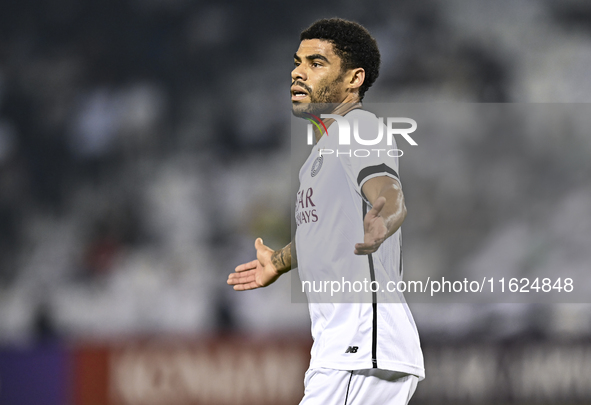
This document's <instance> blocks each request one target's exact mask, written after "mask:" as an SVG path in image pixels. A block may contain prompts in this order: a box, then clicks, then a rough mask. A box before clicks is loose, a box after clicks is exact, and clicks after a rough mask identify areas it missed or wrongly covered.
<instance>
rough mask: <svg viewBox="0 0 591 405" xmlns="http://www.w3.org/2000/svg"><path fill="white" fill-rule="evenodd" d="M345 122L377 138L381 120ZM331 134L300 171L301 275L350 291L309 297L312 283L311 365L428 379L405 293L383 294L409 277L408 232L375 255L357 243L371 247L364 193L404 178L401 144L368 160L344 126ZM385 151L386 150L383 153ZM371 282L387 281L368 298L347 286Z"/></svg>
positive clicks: (362, 114) (356, 114)
mask: <svg viewBox="0 0 591 405" xmlns="http://www.w3.org/2000/svg"><path fill="white" fill-rule="evenodd" d="M345 118H346V119H347V120H348V121H349V122H351V123H353V122H354V120H358V122H359V123H360V124H359V134H360V136H361V137H362V138H363V139H365V140H368V139H374V138H376V136H377V129H378V121H377V117H376V116H375V115H373V114H371V113H369V112H367V111H364V110H360V109H357V110H353V111H351V112H349V113H348V114H346V115H345ZM351 129H353V124H351ZM328 134H329V135H328V136H327V135H323V136H322V138H320V141H319V142H318V143H317V144H316V145H315V146H314V147H313V148H312V152H311V153H310V156H309V157H308V159H307V160H306V162H305V163H304V165H303V166H302V168H301V170H300V176H299V178H300V189H299V192H298V195H297V201H296V213H295V215H296V223H297V231H296V250H297V259H298V271H299V275H300V279H301V280H302V282H304V281H310V282H315V284H313V285H314V287H319V286H320V285H322V284H323V285H324V286H326V283H325V282H326V281H339V282H343V283H344V284H342V287H343V289H347V291H345V292H342V291H341V293H340V294H339V295H338V297H335V299H333V300H332V301H331V300H326V299H320V300H319V299H318V295H314V294H309V293H308V290H309V287H310V284H308V285H307V287H308V289H306V288H304V289H305V290H306V293H307V294H308V299H309V302H310V303H309V310H310V317H311V320H312V336H313V338H314V345H313V347H312V359H311V363H310V368H321V367H324V368H332V369H339V370H358V369H369V368H379V369H386V370H393V371H399V372H404V373H408V374H413V375H416V376H418V377H420V378H423V377H424V367H423V356H422V352H421V348H420V343H419V337H418V332H417V329H416V326H415V323H414V320H413V318H412V315H411V313H410V311H409V308H408V305H407V304H406V302H405V301H404V298H403V297H402V296H401V295H395V294H397V293H395V292H392V293H388V292H387V291H386V292H384V291H382V290H385V286H386V283H387V282H388V281H391V280H392V281H398V280H400V279H401V278H402V257H401V255H402V253H401V234H400V229H399V230H398V231H397V232H396V233H395V234H394V235H392V236H391V237H390V238H388V239H386V241H384V243H383V244H382V245H381V246H380V248H379V249H378V251H377V252H375V253H374V254H371V255H355V254H354V249H355V244H356V243H362V242H363V236H364V231H363V218H364V216H365V213H366V212H367V211H368V210H369V209H370V207H371V205H370V204H369V202H368V201H367V200H366V199H365V198H364V196H363V194H362V190H361V188H362V186H363V184H365V182H366V181H367V180H369V179H371V178H374V177H378V176H388V177H391V178H394V179H396V180H398V181H399V177H398V158H397V157H392V156H396V153H390V156H389V155H388V153H386V150H385V149H386V148H388V149H393V150H395V148H396V145H395V143H393V145H392V146H386V139H385V136H384V141H383V143H382V144H381V145H382V146H363V147H362V148H366V150H368V151H369V152H370V154H369V156H367V157H361V156H365V155H367V152H365V151H357V152H355V149H356V148H358V146H355V145H353V142H352V145H339V137H338V125H337V123H336V122H334V123H333V124H332V125H331V126H330V127H329V128H328ZM384 135H385V132H384ZM379 148H383V149H382V150H381V151H377V150H375V149H379ZM352 149H353V150H352ZM372 149H374V150H373V151H372ZM320 150H323V153H322V154H323V156H322V157H320V156H319V154H320ZM330 151H333V152H334V153H330ZM337 151H338V152H339V153H338V156H337ZM349 152H351V153H349ZM356 155H357V156H360V157H357V156H356ZM364 280H365V282H366V286H367V281H370V282H371V281H374V282H377V283H379V285H380V290H378V291H377V292H371V291H369V292H368V293H367V294H366V295H363V293H362V295H361V296H362V297H363V298H362V299H359V297H360V295H359V294H348V291H351V287H350V286H349V285H347V284H346V282H347V281H348V282H350V283H354V282H355V281H358V282H363V281H364ZM374 285H375V284H374ZM357 287H359V284H357ZM328 288H329V289H330V287H328ZM354 289H355V287H354V288H353V290H354ZM364 291H367V289H364ZM329 292H330V291H329ZM324 297H326V295H324ZM314 301H316V302H314ZM394 302H398V303H394Z"/></svg>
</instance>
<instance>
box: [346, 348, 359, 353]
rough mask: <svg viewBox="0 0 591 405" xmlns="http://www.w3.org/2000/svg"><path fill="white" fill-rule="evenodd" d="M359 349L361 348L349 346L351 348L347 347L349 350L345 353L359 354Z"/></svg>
mask: <svg viewBox="0 0 591 405" xmlns="http://www.w3.org/2000/svg"><path fill="white" fill-rule="evenodd" d="M357 349H359V347H357V346H349V347H347V350H346V351H345V353H357Z"/></svg>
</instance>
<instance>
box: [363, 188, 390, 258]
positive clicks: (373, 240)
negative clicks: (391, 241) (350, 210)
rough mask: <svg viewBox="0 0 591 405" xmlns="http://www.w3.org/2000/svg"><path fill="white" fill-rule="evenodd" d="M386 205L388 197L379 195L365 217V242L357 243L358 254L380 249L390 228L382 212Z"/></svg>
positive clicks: (366, 253)
mask: <svg viewBox="0 0 591 405" xmlns="http://www.w3.org/2000/svg"><path fill="white" fill-rule="evenodd" d="M384 205H386V199H385V198H384V197H379V198H378V199H377V200H376V201H375V203H374V205H373V207H372V209H371V210H369V212H368V213H367V214H366V215H365V218H363V231H364V234H363V243H357V244H355V254H356V255H368V254H370V253H373V252H375V251H376V250H378V248H379V247H380V245H381V244H382V242H384V240H385V239H386V238H387V236H388V228H387V227H386V223H385V222H384V218H382V217H381V216H380V212H381V211H382V209H383V208H384Z"/></svg>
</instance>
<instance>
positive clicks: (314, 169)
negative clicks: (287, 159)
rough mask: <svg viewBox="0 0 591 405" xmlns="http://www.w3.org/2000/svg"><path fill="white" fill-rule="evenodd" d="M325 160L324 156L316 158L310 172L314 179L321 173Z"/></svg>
mask: <svg viewBox="0 0 591 405" xmlns="http://www.w3.org/2000/svg"><path fill="white" fill-rule="evenodd" d="M323 160H324V156H319V157H317V158H316V160H315V161H314V163H313V164H312V170H311V171H310V174H311V175H312V177H314V176H316V175H317V174H318V172H319V171H320V168H321V167H322V161H323Z"/></svg>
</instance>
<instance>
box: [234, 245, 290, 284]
mask: <svg viewBox="0 0 591 405" xmlns="http://www.w3.org/2000/svg"><path fill="white" fill-rule="evenodd" d="M254 247H255V248H256V250H257V259H256V260H253V261H251V262H248V263H244V264H241V265H240V266H237V267H236V269H234V271H235V272H234V273H231V274H230V275H229V276H228V284H230V285H233V286H234V290H236V291H243V290H253V289H255V288H261V287H266V286H268V285H270V284H273V283H274V282H275V281H276V280H277V279H278V278H279V276H280V274H279V273H278V272H277V269H276V268H275V266H274V265H273V263H272V262H271V256H272V255H273V250H272V249H270V248H269V247H267V246H265V245H264V244H263V240H262V239H261V238H258V239H257V240H256V241H255V242H254Z"/></svg>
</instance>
